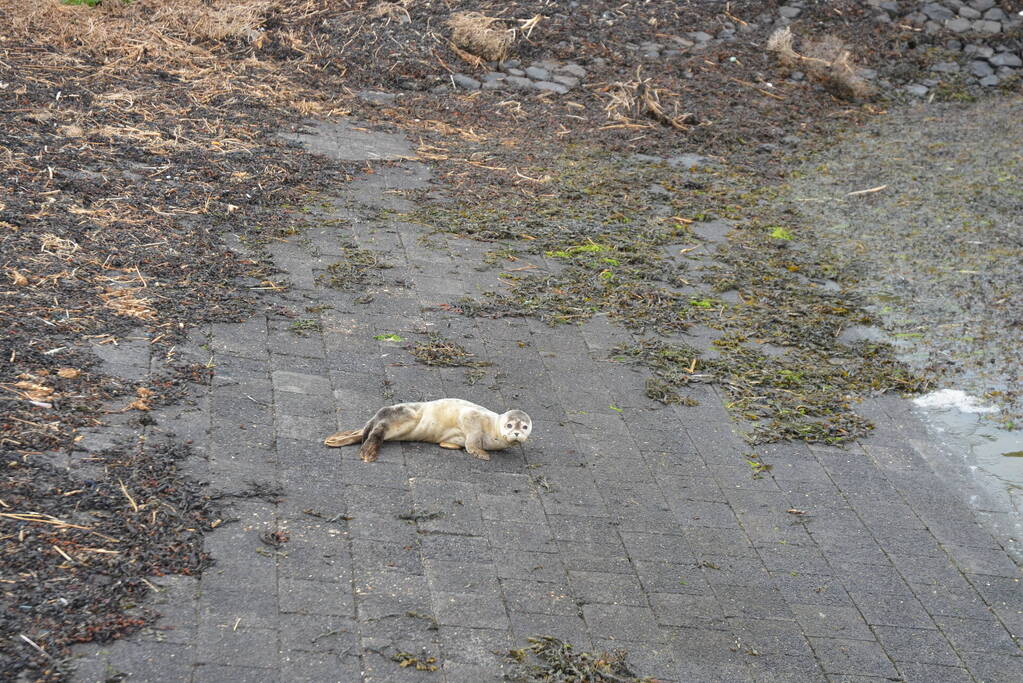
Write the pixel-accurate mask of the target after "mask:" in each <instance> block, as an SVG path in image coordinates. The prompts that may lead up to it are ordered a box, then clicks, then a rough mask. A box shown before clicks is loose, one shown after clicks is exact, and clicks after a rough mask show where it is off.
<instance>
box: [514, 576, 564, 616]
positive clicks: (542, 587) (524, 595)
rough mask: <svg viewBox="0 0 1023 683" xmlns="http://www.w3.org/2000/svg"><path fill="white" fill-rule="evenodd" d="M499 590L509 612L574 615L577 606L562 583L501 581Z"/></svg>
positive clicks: (519, 580) (517, 580)
mask: <svg viewBox="0 0 1023 683" xmlns="http://www.w3.org/2000/svg"><path fill="white" fill-rule="evenodd" d="M500 581H501V590H502V592H503V595H504V600H505V602H506V603H507V605H508V609H509V610H515V611H517V612H538V613H541V614H576V613H578V612H579V606H578V604H577V599H576V597H575V596H574V594H573V593H572V592H571V591H569V589H568V586H567V585H566V584H564V583H549V582H544V581H527V580H521V579H504V578H502V579H501V580H500Z"/></svg>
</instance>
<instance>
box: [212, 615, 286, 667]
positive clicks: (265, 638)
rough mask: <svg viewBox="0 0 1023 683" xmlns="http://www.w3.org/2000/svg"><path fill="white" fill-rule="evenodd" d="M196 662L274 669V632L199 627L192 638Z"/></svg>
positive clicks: (217, 626)
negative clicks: (195, 637) (197, 633)
mask: <svg viewBox="0 0 1023 683" xmlns="http://www.w3.org/2000/svg"><path fill="white" fill-rule="evenodd" d="M196 647H197V649H198V651H197V653H196V661H198V662H200V663H203V664H221V665H226V666H244V667H257V668H261V669H270V668H275V667H276V666H277V629H275V628H238V629H234V628H232V626H231V625H219V624H201V625H200V626H199V635H198V638H197V639H196Z"/></svg>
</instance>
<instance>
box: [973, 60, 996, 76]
mask: <svg viewBox="0 0 1023 683" xmlns="http://www.w3.org/2000/svg"><path fill="white" fill-rule="evenodd" d="M969 68H970V73H971V74H973V75H974V76H976V77H977V78H984V77H985V76H990V75H991V74H993V73H994V72H995V70H994V69H992V68H991V65H990V64H988V63H987V62H985V61H984V60H982V59H977V60H974V61H972V62H970V67H969Z"/></svg>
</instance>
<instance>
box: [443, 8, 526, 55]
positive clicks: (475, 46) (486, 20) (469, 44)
mask: <svg viewBox="0 0 1023 683" xmlns="http://www.w3.org/2000/svg"><path fill="white" fill-rule="evenodd" d="M502 21H503V20H502V19H498V18H496V17H488V16H486V15H483V14H480V13H479V12H458V13H456V14H452V15H451V18H450V19H448V27H449V28H450V29H451V42H452V43H453V44H454V45H455V47H457V48H459V49H461V50H464V51H466V52H468V53H470V54H473V55H476V56H477V57H480V58H482V59H485V60H486V61H488V62H496V61H500V60H502V59H504V58H506V57H507V56H508V52H509V50H510V49H511V46H512V42H513V41H514V40H515V31H514V30H511V29H505V28H503V27H501V26H500V24H501V22H502ZM495 24H498V26H497V27H495V26H494V25H495Z"/></svg>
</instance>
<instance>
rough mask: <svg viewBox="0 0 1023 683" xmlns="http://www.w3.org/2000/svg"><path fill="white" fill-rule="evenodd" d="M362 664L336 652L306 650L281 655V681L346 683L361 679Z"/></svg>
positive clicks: (356, 658)
mask: <svg viewBox="0 0 1023 683" xmlns="http://www.w3.org/2000/svg"><path fill="white" fill-rule="evenodd" d="M360 669H361V667H360V662H359V658H358V657H355V656H351V655H349V656H341V655H339V654H338V653H336V652H306V651H304V650H293V651H284V652H282V653H281V665H280V676H281V680H283V681H288V682H289V683H290V682H294V683H299V682H302V683H306V682H308V683H314V682H316V681H322V682H323V683H346V682H347V681H354V680H358V679H359V677H360Z"/></svg>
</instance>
